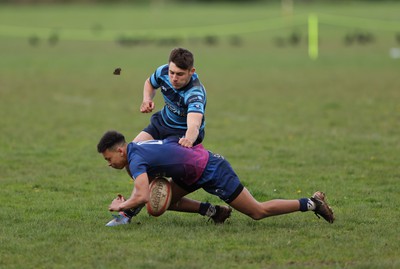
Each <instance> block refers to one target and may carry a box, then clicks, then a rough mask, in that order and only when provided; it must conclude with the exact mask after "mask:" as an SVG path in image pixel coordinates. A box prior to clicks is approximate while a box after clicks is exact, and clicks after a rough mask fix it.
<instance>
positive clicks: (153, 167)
mask: <svg viewBox="0 0 400 269" xmlns="http://www.w3.org/2000/svg"><path fill="white" fill-rule="evenodd" d="M178 140H179V138H177V137H171V138H167V139H164V140H149V141H142V142H138V143H135V142H131V143H129V144H128V148H127V155H128V163H129V171H130V172H131V174H132V176H133V178H137V177H138V176H139V175H141V174H143V173H147V174H148V176H149V177H157V176H164V177H171V178H175V179H179V180H181V181H183V182H184V183H186V184H187V185H191V184H193V183H195V182H196V181H198V180H199V178H200V177H201V175H202V174H203V171H204V169H205V168H206V166H207V163H208V159H209V152H208V151H207V150H206V149H204V148H203V146H202V145H201V144H198V145H196V146H194V147H192V148H185V147H182V146H181V145H179V144H178Z"/></svg>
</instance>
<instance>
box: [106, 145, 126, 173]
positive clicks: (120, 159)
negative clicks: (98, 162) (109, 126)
mask: <svg viewBox="0 0 400 269" xmlns="http://www.w3.org/2000/svg"><path fill="white" fill-rule="evenodd" d="M103 156H104V159H105V160H106V161H107V162H108V166H111V167H112V168H115V169H122V168H124V167H125V166H126V157H125V156H124V152H123V151H122V150H120V149H116V150H113V149H107V150H106V151H104V152H103Z"/></svg>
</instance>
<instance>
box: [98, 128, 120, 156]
mask: <svg viewBox="0 0 400 269" xmlns="http://www.w3.org/2000/svg"><path fill="white" fill-rule="evenodd" d="M125 143H126V141H125V137H124V136H123V134H121V133H119V132H117V131H107V132H106V133H105V134H104V135H103V136H102V138H101V139H100V141H99V143H98V144H97V152H99V153H103V152H104V151H106V150H107V149H111V148H113V147H114V146H116V145H121V144H125Z"/></svg>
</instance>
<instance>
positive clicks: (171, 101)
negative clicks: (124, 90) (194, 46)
mask: <svg viewBox="0 0 400 269" xmlns="http://www.w3.org/2000/svg"><path fill="white" fill-rule="evenodd" d="M195 71H196V69H195V68H194V57H193V54H192V53H191V52H190V51H189V50H187V49H183V48H175V49H173V50H172V51H171V53H170V56H169V61H168V64H165V65H162V66H160V67H158V68H157V69H156V71H155V72H154V73H153V74H152V75H151V76H150V77H149V78H148V79H147V80H146V81H145V83H144V89H143V102H142V104H141V106H140V112H142V113H150V112H152V111H153V110H154V108H155V104H154V102H153V98H154V96H155V95H156V91H157V89H159V88H160V91H161V94H162V95H163V97H164V101H165V105H164V107H163V108H162V109H161V110H160V111H158V112H156V113H154V114H153V115H152V117H151V121H150V124H149V125H148V126H147V127H146V128H145V129H144V130H143V131H142V132H141V133H139V134H138V136H137V137H136V138H135V139H134V140H133V141H134V142H139V141H145V140H152V139H164V138H167V137H169V136H178V137H180V140H179V144H180V145H181V146H184V147H188V148H190V147H192V146H194V145H196V144H199V143H201V142H202V140H203V138H204V126H205V119H204V112H205V108H206V102H207V98H206V90H205V88H204V86H203V85H202V84H201V83H200V80H199V77H198V75H197V73H195Z"/></svg>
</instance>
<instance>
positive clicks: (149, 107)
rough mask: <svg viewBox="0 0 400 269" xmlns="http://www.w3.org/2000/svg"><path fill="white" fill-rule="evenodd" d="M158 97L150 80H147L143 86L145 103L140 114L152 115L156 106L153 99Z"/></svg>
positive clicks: (143, 102)
mask: <svg viewBox="0 0 400 269" xmlns="http://www.w3.org/2000/svg"><path fill="white" fill-rule="evenodd" d="M155 95H156V89H154V88H153V86H152V85H151V83H150V79H149V78H148V79H146V81H145V82H144V86H143V101H142V104H141V105H140V112H142V113H150V112H152V111H153V109H154V107H155V105H154V102H153V98H154V96H155Z"/></svg>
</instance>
